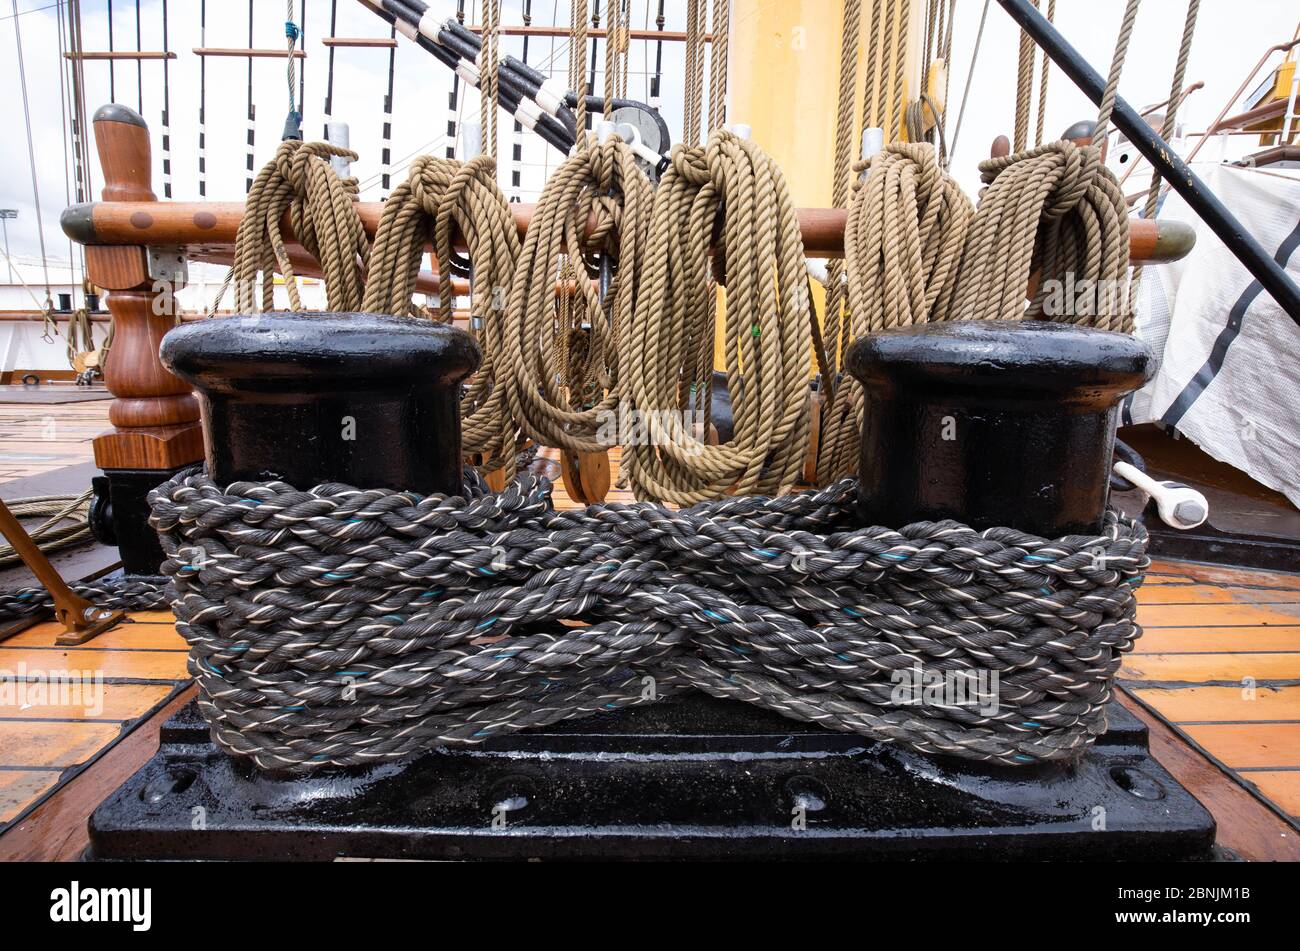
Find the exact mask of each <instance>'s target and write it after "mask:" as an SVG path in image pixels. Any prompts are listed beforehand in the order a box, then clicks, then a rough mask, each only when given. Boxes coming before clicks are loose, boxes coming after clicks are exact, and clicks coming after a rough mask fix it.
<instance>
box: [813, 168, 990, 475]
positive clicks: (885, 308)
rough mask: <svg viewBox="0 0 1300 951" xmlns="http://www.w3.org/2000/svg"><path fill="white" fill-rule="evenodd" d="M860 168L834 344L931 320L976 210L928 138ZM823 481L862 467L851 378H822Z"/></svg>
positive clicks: (856, 394) (856, 393) (857, 400)
mask: <svg viewBox="0 0 1300 951" xmlns="http://www.w3.org/2000/svg"><path fill="white" fill-rule="evenodd" d="M854 168H855V170H856V171H858V172H861V171H862V170H863V169H869V171H868V173H867V175H866V177H865V179H860V180H859V182H858V184H857V186H856V191H855V194H854V198H853V202H852V204H850V206H849V215H848V219H847V222H846V224H845V229H844V255H845V259H846V264H847V267H846V270H847V273H848V298H849V304H850V306H849V313H848V319H846V320H845V321H844V322H843V324H841V325H839V327H838V328H837V329H838V332H839V334H840V339H839V340H838V341H830V343H829V346H831V347H833V348H835V349H836V350H837V352H838V353H839V358H838V359H839V360H840V361H842V360H843V354H844V352H845V351H846V350H847V349H848V346H849V344H851V343H852V342H853V341H854V340H857V339H860V338H862V337H864V336H866V335H867V334H869V333H875V332H876V331H879V330H884V329H886V328H889V327H906V326H911V325H913V324H922V323H927V322H928V321H930V320H931V319H934V318H933V317H932V312H933V311H934V309H935V305H936V302H937V301H938V299H939V298H940V297H941V296H942V295H944V294H945V292H946V291H947V290H948V288H949V286H950V284H951V283H952V281H953V280H954V278H955V276H956V270H957V262H958V261H959V260H960V259H961V255H962V250H963V248H964V246H965V243H966V235H967V230H968V228H969V227H970V221H971V218H972V216H973V215H974V208H973V207H972V206H971V203H970V199H968V198H967V197H966V195H965V193H964V192H963V191H962V190H961V189H960V188H959V187H958V186H957V184H956V183H955V182H954V181H953V180H952V179H951V178H949V177H948V176H947V175H946V174H944V172H943V170H942V169H941V168H940V167H939V163H938V162H937V161H936V158H935V151H934V148H933V147H932V146H930V145H928V144H927V143H924V142H917V143H893V144H890V145H887V146H886V147H885V148H884V150H883V151H881V152H880V153H879V154H877V155H876V156H875V157H874V158H873V159H872V160H871V162H870V163H869V164H866V165H864V164H862V163H859V164H857V165H855V166H854ZM823 394H824V395H823V423H822V431H821V445H820V449H819V452H818V472H817V476H818V481H819V482H831V481H833V480H834V479H837V478H839V477H840V476H842V475H844V474H846V473H848V472H852V471H854V470H855V469H856V467H857V465H858V440H859V432H858V429H859V421H860V419H861V407H862V390H861V387H859V386H858V385H857V383H856V382H855V381H854V380H853V379H852V378H850V377H848V376H847V375H844V376H841V377H840V378H839V379H831V380H824V381H823Z"/></svg>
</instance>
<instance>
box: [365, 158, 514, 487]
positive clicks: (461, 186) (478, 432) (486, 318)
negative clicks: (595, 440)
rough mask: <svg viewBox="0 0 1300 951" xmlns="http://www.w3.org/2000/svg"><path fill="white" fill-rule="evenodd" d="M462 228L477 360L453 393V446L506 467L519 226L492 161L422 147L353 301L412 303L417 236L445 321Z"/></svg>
mask: <svg viewBox="0 0 1300 951" xmlns="http://www.w3.org/2000/svg"><path fill="white" fill-rule="evenodd" d="M456 238H463V239H464V241H465V244H466V246H467V247H468V250H469V257H470V262H471V264H472V266H473V268H474V273H473V279H472V282H471V293H470V322H469V331H470V333H471V334H473V336H474V338H475V339H476V340H477V341H478V343H479V346H480V348H481V349H482V351H483V362H482V363H481V364H480V365H479V368H478V370H477V371H476V372H475V373H474V376H473V379H471V380H470V383H469V385H468V387H466V390H465V394H464V396H463V397H462V399H461V426H462V432H461V439H462V448H463V449H464V451H465V452H467V453H482V454H483V456H484V465H483V468H484V471H491V470H493V469H498V468H500V467H502V466H506V467H507V468H508V471H509V472H511V473H513V471H514V470H513V462H514V459H515V450H516V447H517V441H518V438H519V426H518V424H517V423H516V422H515V420H514V418H513V416H512V415H511V412H510V405H509V399H508V394H507V386H506V384H505V382H504V381H503V380H502V379H501V374H502V370H503V366H502V361H503V360H504V359H505V355H506V353H507V348H506V342H505V335H506V333H507V332H508V330H513V328H508V327H507V323H506V318H505V313H504V306H505V301H506V295H507V294H508V293H509V289H510V283H511V281H512V279H513V277H514V270H515V260H516V259H517V258H518V257H519V232H518V230H517V229H516V228H515V219H514V216H513V215H512V214H511V211H510V206H509V205H508V204H507V203H506V198H505V195H503V194H502V193H501V189H500V188H499V187H498V185H497V179H496V162H495V161H494V160H493V159H491V158H490V157H488V156H486V155H480V156H478V157H476V158H474V159H471V160H470V161H468V162H457V161H455V160H453V159H443V158H434V157H433V156H429V155H426V156H422V157H420V158H418V159H416V160H415V161H414V162H412V163H411V167H410V173H409V174H408V176H407V180H406V181H405V182H403V183H402V184H400V185H398V186H397V188H395V189H393V193H392V194H391V195H390V196H389V197H388V200H387V201H386V202H385V203H384V213H383V216H382V217H381V218H380V220H379V227H378V229H377V231H376V233H375V242H374V245H373V247H372V248H371V251H370V272H369V274H368V276H367V280H366V295H365V300H364V302H363V303H362V306H361V309H362V310H364V311H367V312H369V313H377V314H397V315H400V316H405V315H408V314H413V313H414V312H415V307H414V304H413V303H412V300H411V293H412V291H413V290H414V289H415V280H416V276H417V275H418V274H419V271H420V262H421V259H422V258H423V256H424V245H425V242H426V240H427V241H430V242H431V243H432V245H433V255H434V259H435V260H437V261H438V262H440V263H439V267H438V278H439V289H438V316H439V319H440V320H442V322H443V323H451V320H452V305H453V303H454V298H455V294H454V292H453V291H452V283H451V278H452V274H451V267H450V266H449V263H450V261H451V260H452V256H453V244H452V243H453V240H455V239H456Z"/></svg>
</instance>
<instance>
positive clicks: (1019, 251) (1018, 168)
mask: <svg viewBox="0 0 1300 951" xmlns="http://www.w3.org/2000/svg"><path fill="white" fill-rule="evenodd" d="M859 167H860V168H861V167H862V166H859ZM980 172H981V175H982V178H983V181H984V183H985V186H986V187H985V188H984V189H983V191H982V192H981V195H980V203H979V207H978V209H972V207H971V204H970V201H969V199H968V198H966V196H965V195H964V194H963V193H962V191H961V190H960V189H959V188H958V187H957V186H956V184H955V183H954V182H953V181H952V179H951V178H949V177H948V176H947V175H946V174H945V173H943V171H942V169H941V168H940V167H939V164H938V162H937V160H936V158H935V154H934V150H933V149H932V147H930V146H929V145H926V144H916V143H908V144H901V143H894V144H891V145H889V146H886V148H885V149H884V151H882V152H881V153H880V154H879V155H877V156H876V157H875V158H874V159H872V161H871V162H870V164H869V166H868V167H867V175H866V177H865V180H863V181H862V182H861V183H860V184H859V186H858V189H857V192H856V194H855V195H854V199H853V203H852V205H850V208H849V217H848V222H847V225H846V228H845V235H844V252H845V258H846V263H847V267H848V274H849V285H848V295H849V302H850V308H849V312H850V314H851V315H852V327H851V337H853V338H857V337H861V336H864V335H865V334H868V333H874V332H876V331H879V330H883V329H887V328H890V327H903V326H911V325H913V324H920V323H926V322H930V321H941V320H1021V319H1026V318H1040V319H1054V320H1062V321H1068V322H1073V323H1080V324H1087V325H1090V326H1095V327H1099V328H1101V329H1106V330H1120V331H1125V332H1131V331H1132V326H1133V319H1132V312H1131V309H1130V307H1129V295H1128V216H1127V211H1126V206H1125V204H1124V196H1123V193H1122V191H1121V190H1120V188H1119V183H1118V182H1117V181H1116V180H1115V176H1114V175H1113V174H1112V173H1111V172H1110V171H1109V170H1108V169H1107V168H1106V167H1105V166H1104V165H1103V164H1102V162H1101V153H1100V151H1099V150H1098V149H1097V148H1095V147H1093V146H1084V147H1080V146H1076V145H1074V144H1073V143H1071V142H1065V141H1062V142H1053V143H1050V144H1048V145H1044V146H1040V147H1039V148H1036V149H1031V150H1029V151H1026V152H1021V153H1018V154H1016V155H1010V156H1007V157H1005V158H1000V159H989V160H987V161H985V162H982V163H981V164H980ZM1035 275H1036V279H1037V286H1036V288H1035V290H1034V293H1033V296H1032V298H1031V299H1030V300H1029V302H1028V303H1026V289H1027V288H1029V287H1030V286H1031V284H1033V282H1034V281H1035ZM1062 288H1069V289H1070V293H1072V294H1073V297H1072V298H1071V300H1070V301H1068V302H1065V301H1062V303H1063V304H1065V305H1066V306H1065V307H1064V309H1063V310H1062V312H1060V313H1056V312H1054V310H1055V308H1054V307H1053V306H1051V305H1052V304H1053V303H1054V302H1055V300H1059V299H1060V298H1059V295H1060V294H1061V292H1062ZM1053 295H1057V296H1056V297H1054V296H1053ZM831 386H832V387H833V388H832V389H831V390H830V392H831V393H832V394H833V401H832V409H831V411H830V412H829V414H828V417H827V418H826V420H825V422H824V424H823V428H822V435H821V440H822V446H821V453H820V457H821V458H820V462H819V470H818V479H819V481H829V480H830V479H832V478H835V477H837V476H839V475H842V474H844V473H846V472H851V471H852V470H853V469H854V467H855V466H856V464H857V452H858V448H857V447H858V438H859V426H860V420H861V399H862V394H861V390H860V388H859V387H858V385H857V384H856V383H855V382H854V381H853V380H852V379H851V378H849V377H847V376H845V377H843V378H841V379H839V380H836V381H832V384H831Z"/></svg>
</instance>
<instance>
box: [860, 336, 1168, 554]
mask: <svg viewBox="0 0 1300 951" xmlns="http://www.w3.org/2000/svg"><path fill="white" fill-rule="evenodd" d="M846 365H847V368H848V371H849V372H850V373H851V374H853V376H854V377H855V378H856V379H857V380H858V382H859V383H861V384H862V387H863V390H864V397H865V399H864V407H863V423H862V442H861V446H862V449H861V459H860V461H859V477H860V483H859V489H858V508H859V511H860V513H861V516H862V522H863V524H866V525H892V526H896V527H897V526H902V525H907V524H910V523H911V522H916V521H922V520H926V521H938V520H941V519H956V520H958V521H961V522H965V523H966V524H968V525H971V526H973V527H974V528H977V529H981V530H982V529H985V528H992V527H994V526H1007V527H1009V528H1017V529H1020V530H1021V531H1025V532H1029V533H1031V534H1034V535H1042V536H1044V537H1047V538H1058V537H1060V536H1062V535H1077V534H1084V535H1091V534H1096V533H1097V532H1098V531H1099V530H1100V528H1101V518H1102V514H1103V512H1104V511H1105V509H1106V502H1107V496H1108V493H1109V483H1110V471H1111V455H1112V452H1113V448H1114V444H1115V422H1116V413H1117V411H1118V408H1119V402H1120V400H1121V399H1122V398H1123V397H1124V396H1125V395H1126V394H1127V393H1130V392H1132V391H1133V390H1135V389H1137V388H1138V387H1139V386H1141V385H1142V384H1143V383H1144V382H1145V381H1146V380H1147V377H1148V375H1149V373H1150V371H1151V369H1152V361H1151V351H1150V348H1148V347H1147V345H1146V344H1144V343H1143V342H1142V341H1140V340H1138V339H1136V338H1135V337H1132V336H1129V335H1128V334H1119V333H1111V332H1109V331H1104V330H1093V329H1090V328H1086V327H1076V326H1074V325H1072V324H1060V323H1052V322H1048V321H1006V320H994V321H984V320H971V321H955V322H952V323H937V324H922V325H919V326H915V327H902V328H898V329H895V330H886V331H883V332H881V333H876V334H872V335H871V336H868V337H864V338H863V339H861V340H859V341H858V342H857V343H855V344H854V345H853V346H852V347H850V348H849V352H848V356H847V358H846Z"/></svg>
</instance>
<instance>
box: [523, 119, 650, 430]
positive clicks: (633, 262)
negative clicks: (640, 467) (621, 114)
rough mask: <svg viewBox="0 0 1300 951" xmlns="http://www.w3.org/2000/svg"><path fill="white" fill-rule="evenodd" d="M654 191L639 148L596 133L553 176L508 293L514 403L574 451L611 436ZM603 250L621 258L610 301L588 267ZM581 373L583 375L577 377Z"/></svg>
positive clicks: (533, 425)
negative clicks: (577, 359)
mask: <svg viewBox="0 0 1300 951" xmlns="http://www.w3.org/2000/svg"><path fill="white" fill-rule="evenodd" d="M653 200H654V195H653V192H652V190H651V187H650V181H649V179H647V178H646V176H645V174H644V173H643V172H642V171H641V170H640V168H638V167H637V164H636V158H635V154H634V153H633V152H632V150H631V148H629V147H628V146H627V145H626V144H625V143H624V142H622V141H620V140H619V139H618V138H617V136H611V137H610V138H609V139H607V140H606V141H605V142H603V143H601V144H596V143H595V141H594V138H593V139H591V140H590V141H588V144H587V146H586V147H585V148H580V149H578V150H577V151H575V152H574V153H573V155H571V156H570V157H569V158H568V159H567V160H566V161H565V162H564V163H563V164H562V165H560V167H559V168H557V169H556V170H555V171H554V172H552V173H551V177H550V178H549V179H547V181H546V187H545V188H544V189H543V191H542V195H541V197H540V198H539V199H538V202H537V207H536V209H535V210H534V212H533V217H532V221H531V222H530V223H529V225H528V232H527V234H526V235H525V236H524V246H523V249H522V251H521V252H520V254H519V258H518V260H517V263H516V266H515V272H514V281H513V283H512V284H511V287H510V297H509V299H508V301H507V303H506V311H505V314H506V318H507V320H508V321H509V323H508V324H507V326H506V327H505V330H504V336H505V347H506V351H507V354H508V355H507V357H506V359H505V360H504V361H503V366H508V370H503V375H508V378H509V394H510V408H511V413H512V415H513V416H514V418H515V419H516V420H518V422H519V423H520V425H521V426H522V428H523V431H524V433H525V434H526V435H527V436H528V437H529V438H531V439H534V440H536V441H537V442H540V443H542V444H543V445H546V446H554V447H556V448H558V449H566V450H571V451H574V452H605V451H606V450H608V449H609V448H610V446H611V442H610V441H609V440H608V438H607V435H605V434H602V427H605V426H607V423H608V420H609V419H610V417H611V416H612V415H613V414H614V413H615V411H616V410H617V408H618V405H619V341H620V339H621V335H622V333H623V332H624V330H625V329H626V328H627V327H628V326H629V324H630V322H631V320H632V309H633V303H634V301H635V295H636V293H637V263H638V261H639V260H640V255H641V251H642V248H644V247H645V246H646V240H647V238H648V234H649V225H650V208H651V203H652V201H653ZM590 223H594V227H593V228H592V229H591V231H590V233H588V225H589V224H590ZM595 252H599V253H600V254H602V255H605V256H606V257H607V258H608V259H609V260H610V261H611V263H612V264H613V266H614V271H613V276H612V282H611V283H610V285H609V288H608V290H607V292H606V298H605V302H604V305H603V306H602V303H601V300H600V296H599V294H598V293H597V291H596V290H595V288H593V287H592V286H591V281H590V280H589V279H588V277H587V272H586V267H585V261H586V255H587V254H589V253H595ZM562 276H566V277H574V276H576V277H577V280H576V282H570V281H569V280H568V279H566V280H564V281H563V283H562V285H561V288H560V290H559V293H558V295H557V289H556V283H557V279H559V278H560V277H562ZM570 294H572V295H574V296H573V298H572V299H571V300H566V299H565V295H570ZM566 315H570V316H569V319H568V320H564V321H562V320H561V318H562V317H565V316H566ZM575 346H577V347H579V348H580V350H581V362H582V363H583V364H584V372H583V374H582V379H580V380H574V379H573V378H572V375H571V374H570V373H568V372H566V370H567V369H568V368H569V367H570V360H569V354H570V353H571V352H572V350H573V347H575ZM574 382H577V383H579V384H581V385H580V386H578V387H577V388H571V387H570V386H569V385H567V384H570V383H574Z"/></svg>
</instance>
